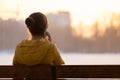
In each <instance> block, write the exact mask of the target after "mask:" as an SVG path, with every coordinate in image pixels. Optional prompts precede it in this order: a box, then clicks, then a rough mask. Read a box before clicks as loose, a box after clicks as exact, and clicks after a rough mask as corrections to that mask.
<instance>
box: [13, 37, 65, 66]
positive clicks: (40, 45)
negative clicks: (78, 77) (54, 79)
mask: <svg viewBox="0 0 120 80" xmlns="http://www.w3.org/2000/svg"><path fill="white" fill-rule="evenodd" d="M17 64H23V65H27V66H32V65H37V64H48V65H61V64H64V61H63V60H62V58H61V56H60V53H59V52H58V50H57V47H56V46H55V44H54V43H52V42H50V41H48V40H47V39H40V40H23V41H21V43H19V44H18V45H17V47H16V50H15V55H14V58H13V65H17Z"/></svg>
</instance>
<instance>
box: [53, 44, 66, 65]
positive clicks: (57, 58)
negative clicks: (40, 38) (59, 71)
mask: <svg viewBox="0 0 120 80" xmlns="http://www.w3.org/2000/svg"><path fill="white" fill-rule="evenodd" d="M53 49H54V65H61V64H65V62H64V60H63V59H62V57H61V55H60V53H59V51H58V49H57V47H56V46H55V45H54V46H53Z"/></svg>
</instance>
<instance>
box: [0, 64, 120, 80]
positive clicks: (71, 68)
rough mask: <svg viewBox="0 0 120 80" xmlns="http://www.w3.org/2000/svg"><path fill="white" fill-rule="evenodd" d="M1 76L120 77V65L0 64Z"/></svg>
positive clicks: (53, 79)
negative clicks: (29, 65) (22, 65)
mask: <svg viewBox="0 0 120 80" xmlns="http://www.w3.org/2000/svg"><path fill="white" fill-rule="evenodd" d="M0 78H40V79H52V80H55V79H56V78H120V65H61V66H31V67H21V66H20V67H19V66H0Z"/></svg>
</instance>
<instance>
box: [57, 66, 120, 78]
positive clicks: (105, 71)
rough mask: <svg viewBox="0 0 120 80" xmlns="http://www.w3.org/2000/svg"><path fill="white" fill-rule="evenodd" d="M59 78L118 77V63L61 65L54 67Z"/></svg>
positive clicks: (119, 68) (119, 73)
mask: <svg viewBox="0 0 120 80" xmlns="http://www.w3.org/2000/svg"><path fill="white" fill-rule="evenodd" d="M56 76H57V77H59V78H120V65H65V66H64V65H63V66H57V67H56Z"/></svg>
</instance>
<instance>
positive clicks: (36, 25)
mask: <svg viewBox="0 0 120 80" xmlns="http://www.w3.org/2000/svg"><path fill="white" fill-rule="evenodd" d="M25 24H26V25H27V27H28V29H29V31H30V33H31V35H32V36H35V35H41V36H44V34H45V32H46V29H47V24H48V23H47V17H46V16H45V15H44V14H42V13H40V12H36V13H32V14H31V15H30V16H29V17H28V18H27V19H26V20H25Z"/></svg>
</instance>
